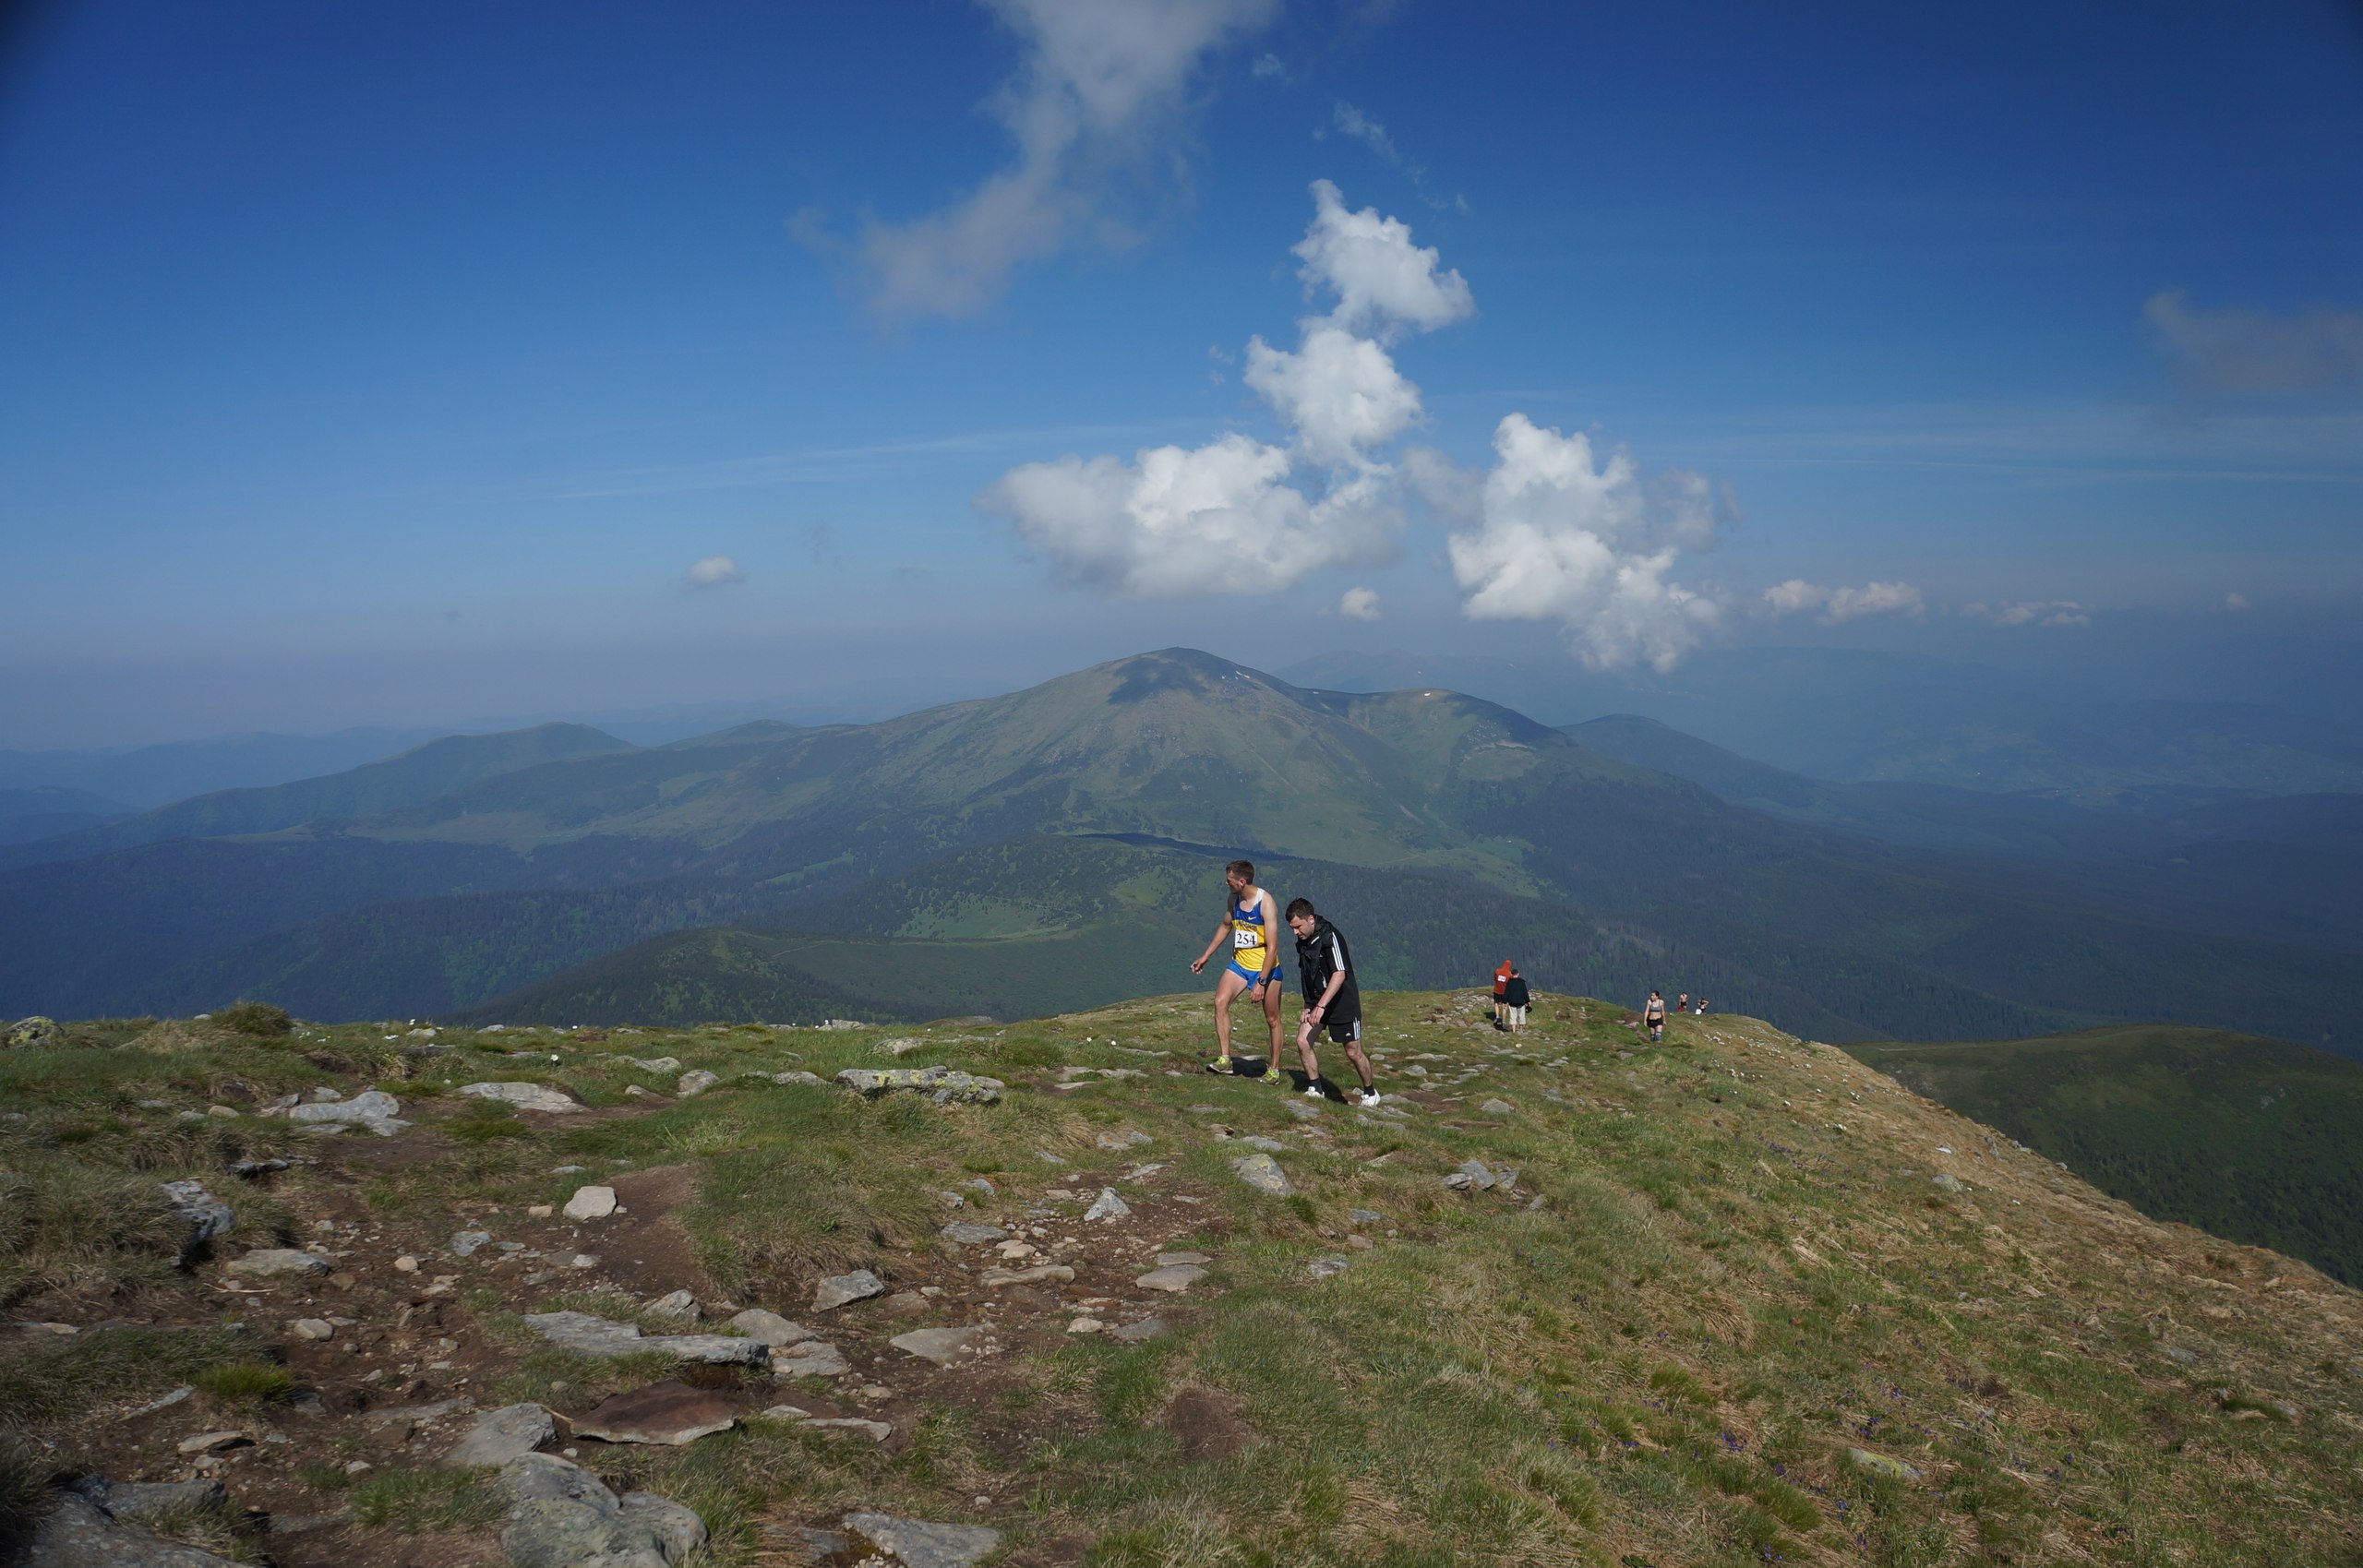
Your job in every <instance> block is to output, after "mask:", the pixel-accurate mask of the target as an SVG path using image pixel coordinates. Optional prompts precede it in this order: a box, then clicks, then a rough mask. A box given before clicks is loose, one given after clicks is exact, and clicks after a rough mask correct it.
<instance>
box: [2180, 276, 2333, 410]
mask: <svg viewBox="0 0 2363 1568" xmlns="http://www.w3.org/2000/svg"><path fill="white" fill-rule="evenodd" d="M2141 314H2142V316H2143V317H2145V318H2146V319H2147V320H2148V321H2149V323H2150V329H2151V332H2152V334H2153V337H2154V339H2155V341H2156V342H2157V345H2158V347H2159V349H2160V351H2161V352H2162V353H2165V356H2166V357H2167V358H2168V359H2169V360H2171V361H2172V362H2173V363H2174V365H2175V366H2176V368H2177V370H2178V371H2179V372H2180V373H2181V375H2182V377H2183V379H2184V381H2185V382H2186V383H2187V384H2188V385H2189V387H2190V388H2191V389H2193V390H2195V391H2200V392H2208V393H2216V394H2222V395H2227V396H2233V397H2273V396H2280V395H2285V394H2290V393H2304V392H2332V391H2345V390H2350V389H2357V388H2363V312H2358V311H2352V310H2315V311H2309V312H2308V313H2306V314H2304V315H2301V316H2298V315H2293V316H2276V315H2274V314H2273V313H2272V312H2270V311H2261V310H2237V309H2225V310H2200V309H2194V308H2193V307H2192V305H2191V304H2190V297H2189V295H2188V294H2186V293H2183V291H2182V290H2180V289H2167V290H2165V291H2164V292H2162V293H2155V294H2153V295H2151V296H2150V299H2149V302H2148V303H2147V304H2146V305H2143V306H2142V307H2141Z"/></svg>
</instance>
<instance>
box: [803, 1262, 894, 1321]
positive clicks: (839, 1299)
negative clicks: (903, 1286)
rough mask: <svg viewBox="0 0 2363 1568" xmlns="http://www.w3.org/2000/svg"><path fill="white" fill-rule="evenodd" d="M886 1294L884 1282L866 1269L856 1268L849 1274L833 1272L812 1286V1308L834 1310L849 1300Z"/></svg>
mask: <svg viewBox="0 0 2363 1568" xmlns="http://www.w3.org/2000/svg"><path fill="white" fill-rule="evenodd" d="M885 1294H886V1282H885V1281H884V1280H882V1279H880V1278H879V1277H878V1276H877V1275H874V1274H872V1273H870V1271H869V1270H868V1269H856V1270H854V1271H853V1273H851V1274H833V1275H830V1276H829V1277H828V1278H826V1279H824V1280H822V1282H821V1283H820V1284H818V1285H816V1286H814V1287H812V1310H813V1311H816V1312H834V1311H836V1310H837V1309H838V1308H839V1307H842V1306H844V1305H846V1303H847V1302H849V1301H866V1300H868V1299H870V1298H871V1297H872V1296H883V1295H885Z"/></svg>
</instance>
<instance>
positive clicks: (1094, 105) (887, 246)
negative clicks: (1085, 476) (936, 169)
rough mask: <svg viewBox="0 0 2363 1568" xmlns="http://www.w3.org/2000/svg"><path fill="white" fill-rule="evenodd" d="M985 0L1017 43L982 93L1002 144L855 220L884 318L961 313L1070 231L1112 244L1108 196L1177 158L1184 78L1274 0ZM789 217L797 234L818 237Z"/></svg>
mask: <svg viewBox="0 0 2363 1568" xmlns="http://www.w3.org/2000/svg"><path fill="white" fill-rule="evenodd" d="M985 3H986V4H987V5H988V6H989V7H990V9H991V10H992V11H993V13H994V14H995V15H996V16H998V17H999V18H1001V19H1002V22H1003V23H1005V24H1006V25H1007V26H1008V27H1009V28H1010V29H1011V30H1013V31H1014V32H1016V33H1017V34H1018V35H1019V37H1020V38H1021V39H1022V40H1023V41H1024V43H1025V46H1026V54H1025V58H1024V60H1023V61H1022V62H1021V63H1020V65H1019V66H1018V69H1017V72H1016V74H1015V75H1014V77H1012V78H1011V79H1010V80H1009V81H1007V82H1005V83H1003V84H1002V88H1001V90H999V91H998V92H996V93H995V94H994V95H993V98H992V99H991V101H990V110H991V112H992V114H993V115H994V117H995V118H997V119H999V120H1000V121H1001V123H1002V126H1003V127H1004V128H1006V129H1007V130H1008V132H1009V134H1010V136H1011V137H1012V138H1013V139H1014V141H1015V142H1016V144H1017V146H1016V157H1015V159H1014V162H1011V163H1010V164H1009V165H1008V166H1007V167H1005V168H1003V169H1002V170H1001V171H1000V172H999V173H997V174H993V175H992V176H991V177H990V178H989V179H987V180H986V181H985V182H984V184H982V185H981V186H978V188H977V189H976V190H975V192H973V193H972V194H971V195H969V196H968V197H966V198H965V199H963V200H961V201H959V202H956V203H954V205H953V206H951V207H949V208H947V209H944V210H942V211H941V212H936V213H931V214H930V215H928V216H926V217H922V218H917V219H913V220H911V221H908V222H903V223H884V222H877V221H871V222H870V223H868V224H866V225H865V226H864V228H863V231H862V233H861V236H860V240H859V245H858V252H859V257H860V261H861V266H862V270H863V281H864V284H865V286H866V289H867V292H868V293H869V294H870V303H871V305H872V306H873V307H874V308H875V309H876V310H877V312H878V314H879V315H880V316H882V317H884V318H886V319H888V320H890V321H903V320H910V319H914V318H917V317H923V316H966V315H971V314H973V313H975V312H976V311H978V310H981V309H983V308H984V307H986V306H987V305H990V304H992V303H993V302H994V301H995V300H997V299H999V298H1000V297H1001V294H1002V291H1003V290H1004V289H1006V288H1007V287H1008V284H1009V279H1010V274H1011V273H1012V272H1013V271H1014V270H1015V269H1017V268H1018V267H1020V266H1022V265H1024V264H1026V263H1027V262H1031V261H1039V260H1042V259H1044V258H1046V257H1050V256H1054V255H1056V254H1057V253H1058V252H1060V251H1061V250H1063V249H1064V248H1066V247H1067V246H1068V245H1071V244H1073V243H1074V241H1075V240H1076V239H1077V238H1078V237H1079V236H1085V235H1090V236H1093V237H1096V238H1098V240H1100V241H1101V243H1122V239H1123V238H1124V236H1125V235H1126V234H1127V233H1129V230H1128V228H1127V226H1126V225H1125V224H1123V223H1122V221H1119V220H1118V218H1117V217H1116V215H1115V213H1114V212H1113V210H1112V208H1113V206H1114V204H1115V202H1116V198H1117V197H1118V196H1119V195H1120V194H1121V192H1122V188H1123V187H1124V186H1126V185H1127V184H1130V183H1132V182H1134V181H1136V180H1137V179H1138V178H1139V177H1140V176H1142V175H1143V174H1144V173H1145V172H1146V173H1152V174H1153V173H1154V172H1155V171H1156V170H1157V168H1158V165H1159V164H1160V163H1163V162H1170V160H1172V159H1174V158H1176V157H1178V151H1177V147H1176V144H1177V140H1178V138H1179V135H1180V132H1181V130H1182V126H1183V124H1184V121H1185V120H1186V117H1187V114H1188V110H1189V102H1188V94H1187V92H1186V89H1187V87H1188V85H1189V83H1190V80H1191V78H1192V77H1193V75H1194V74H1195V72H1196V71H1197V69H1198V67H1199V66H1200V65H1201V64H1202V63H1203V62H1204V61H1205V58H1206V56H1207V55H1209V54H1212V53H1213V52H1214V51H1215V50H1217V49H1218V48H1220V47H1222V46H1223V45H1224V44H1225V43H1227V42H1230V41H1231V40H1232V39H1233V38H1234V37H1236V36H1237V35H1239V34H1241V33H1245V32H1249V31H1252V30H1254V29H1256V28H1258V27H1260V26H1262V25H1263V23H1264V22H1265V20H1266V19H1268V18H1269V17H1270V16H1271V14H1272V12H1273V10H1274V8H1275V0H985ZM799 224H800V225H801V226H800V227H799V229H798V233H799V237H802V238H804V239H805V240H806V243H808V244H822V243H825V242H822V241H820V240H819V239H818V236H817V233H816V232H815V226H814V225H813V224H812V223H811V222H810V221H809V220H799Z"/></svg>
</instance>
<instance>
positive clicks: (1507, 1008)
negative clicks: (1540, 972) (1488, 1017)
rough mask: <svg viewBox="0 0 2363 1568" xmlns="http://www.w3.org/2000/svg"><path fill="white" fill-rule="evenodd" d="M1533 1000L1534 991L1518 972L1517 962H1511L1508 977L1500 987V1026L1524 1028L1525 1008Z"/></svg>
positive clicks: (1514, 1028) (1513, 1028)
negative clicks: (1501, 1016)
mask: <svg viewBox="0 0 2363 1568" xmlns="http://www.w3.org/2000/svg"><path fill="white" fill-rule="evenodd" d="M1533 1001H1534V992H1533V990H1532V988H1531V987H1529V986H1528V985H1527V983H1526V976H1523V975H1521V974H1519V973H1518V969H1517V964H1511V965H1510V977H1509V979H1508V980H1507V981H1506V982H1505V984H1504V985H1503V987H1502V1014H1503V1021H1502V1027H1503V1028H1505V1029H1512V1030H1516V1029H1523V1028H1525V1027H1526V1010H1527V1009H1528V1007H1529V1006H1531V1005H1532V1004H1533Z"/></svg>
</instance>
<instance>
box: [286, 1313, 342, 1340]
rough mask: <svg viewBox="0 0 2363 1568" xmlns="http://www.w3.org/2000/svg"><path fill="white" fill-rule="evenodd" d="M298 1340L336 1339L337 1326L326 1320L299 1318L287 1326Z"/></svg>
mask: <svg viewBox="0 0 2363 1568" xmlns="http://www.w3.org/2000/svg"><path fill="white" fill-rule="evenodd" d="M287 1327H288V1331H289V1332H290V1333H292V1334H294V1335H295V1337H296V1338H298V1339H310V1340H322V1339H334V1338H335V1337H336V1324H334V1323H330V1322H329V1321H328V1319H326V1318H297V1319H296V1320H295V1321H294V1323H289V1324H288V1325H287Z"/></svg>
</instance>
